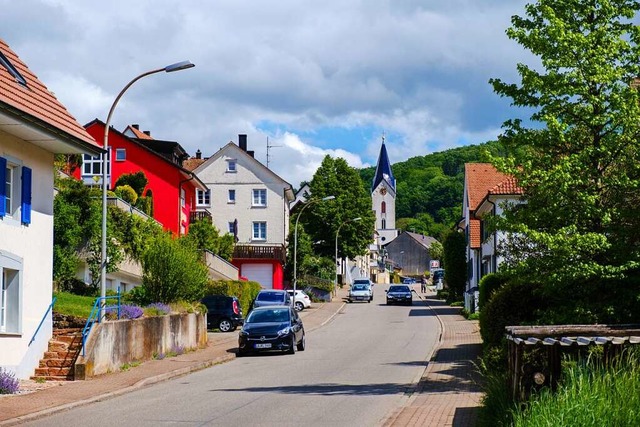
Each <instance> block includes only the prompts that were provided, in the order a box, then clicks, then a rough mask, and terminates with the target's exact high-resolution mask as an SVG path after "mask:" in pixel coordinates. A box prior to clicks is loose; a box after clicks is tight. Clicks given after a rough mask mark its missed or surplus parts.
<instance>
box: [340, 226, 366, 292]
mask: <svg viewBox="0 0 640 427" xmlns="http://www.w3.org/2000/svg"><path fill="white" fill-rule="evenodd" d="M361 219H362V218H360V217H358V218H353V219H348V220H346V221H345V222H343V223H342V224H340V225H339V226H338V229H337V230H336V277H335V282H334V284H333V295H335V294H336V291H337V290H338V234H340V229H341V228H342V226H343V225H345V224H346V223H348V222H354V221H360V220H361Z"/></svg>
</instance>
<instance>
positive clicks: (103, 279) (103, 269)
mask: <svg viewBox="0 0 640 427" xmlns="http://www.w3.org/2000/svg"><path fill="white" fill-rule="evenodd" d="M193 67H195V65H194V64H192V63H191V62H189V61H182V62H177V63H175V64H171V65H167V66H166V67H164V68H158V69H156V70H151V71H147V72H145V73H142V74H140V75H139V76H137V77H136V78H134V79H133V80H131V81H130V82H129V83H127V85H126V86H125V87H124V88H123V89H122V90H121V91H120V93H119V94H118V96H116V99H115V101H113V104H112V105H111V108H110V109H109V114H108V115H107V121H106V123H105V124H104V139H103V146H102V148H104V154H103V158H102V256H101V258H100V298H101V299H100V301H101V303H100V316H99V319H100V321H102V317H103V316H104V305H105V300H104V299H105V297H106V295H107V176H108V174H107V167H108V165H109V124H110V123H111V116H112V115H113V111H114V110H115V109H116V105H118V101H120V98H122V95H124V93H125V92H126V91H127V89H129V87H131V85H132V84H134V83H135V82H137V81H138V80H140V79H141V78H143V77H146V76H148V75H151V74H156V73H161V72H163V71H164V72H167V73H172V72H174V71H180V70H186V69H187V68H193Z"/></svg>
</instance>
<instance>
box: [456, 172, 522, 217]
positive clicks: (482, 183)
mask: <svg viewBox="0 0 640 427" xmlns="http://www.w3.org/2000/svg"><path fill="white" fill-rule="evenodd" d="M464 179H465V185H466V187H467V195H468V197H469V210H471V211H475V210H476V209H477V208H478V206H479V205H480V202H482V200H483V199H484V198H485V196H486V195H487V193H488V192H489V191H490V190H492V189H494V188H495V187H497V186H499V185H500V184H502V183H504V182H506V181H508V180H509V179H513V178H510V177H509V176H507V175H505V174H503V173H502V172H498V170H497V169H496V168H495V167H494V166H493V165H492V164H490V163H466V164H465V165H464ZM513 185H515V181H513ZM497 194H513V193H497Z"/></svg>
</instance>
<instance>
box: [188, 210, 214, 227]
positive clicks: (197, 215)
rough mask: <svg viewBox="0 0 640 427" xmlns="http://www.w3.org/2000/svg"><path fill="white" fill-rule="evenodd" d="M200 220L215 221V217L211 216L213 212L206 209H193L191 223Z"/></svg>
mask: <svg viewBox="0 0 640 427" xmlns="http://www.w3.org/2000/svg"><path fill="white" fill-rule="evenodd" d="M200 220H206V221H209V223H213V217H212V216H211V212H209V211H208V210H206V209H205V210H203V211H191V215H190V218H189V223H190V224H193V223H194V222H196V221H200Z"/></svg>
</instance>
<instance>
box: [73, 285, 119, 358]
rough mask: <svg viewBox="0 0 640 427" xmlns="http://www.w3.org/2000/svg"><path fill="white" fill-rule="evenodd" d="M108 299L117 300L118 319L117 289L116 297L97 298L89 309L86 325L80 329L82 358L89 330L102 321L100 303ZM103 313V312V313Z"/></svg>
mask: <svg viewBox="0 0 640 427" xmlns="http://www.w3.org/2000/svg"><path fill="white" fill-rule="evenodd" d="M108 299H117V300H118V305H117V307H118V319H120V305H121V304H120V300H121V296H120V290H119V289H118V294H117V295H112V296H105V297H97V298H96V300H95V302H94V303H93V308H92V309H91V313H89V318H88V319H87V323H86V324H85V325H84V329H82V357H84V356H85V345H86V343H87V337H88V336H89V334H90V333H91V328H93V324H94V323H100V322H101V321H102V319H101V318H100V311H101V310H100V308H101V307H102V302H103V301H105V302H106V300H108ZM105 306H106V303H105ZM103 312H104V311H103Z"/></svg>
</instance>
